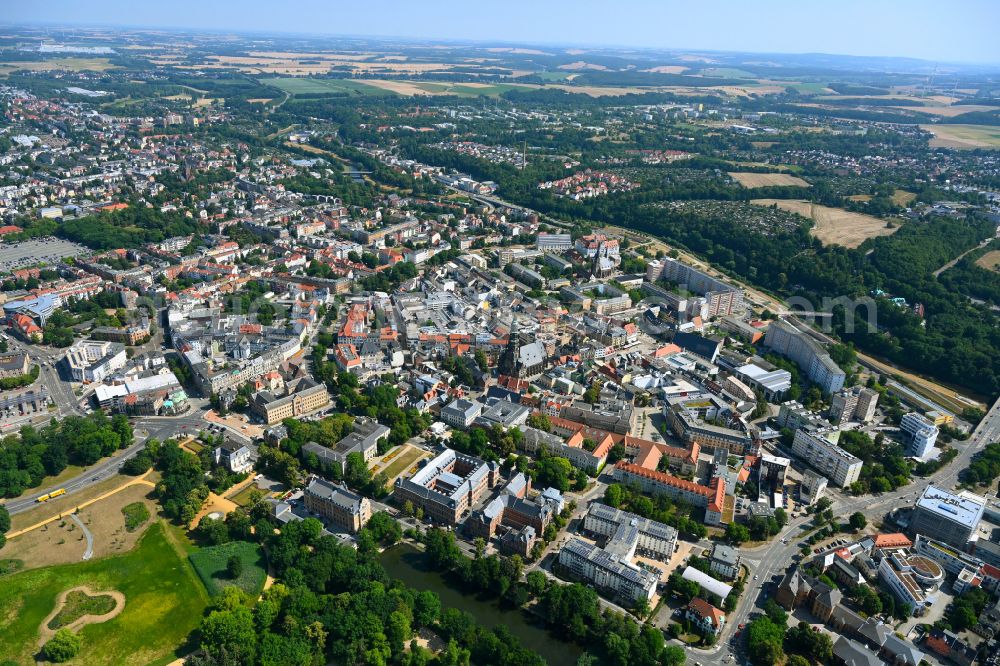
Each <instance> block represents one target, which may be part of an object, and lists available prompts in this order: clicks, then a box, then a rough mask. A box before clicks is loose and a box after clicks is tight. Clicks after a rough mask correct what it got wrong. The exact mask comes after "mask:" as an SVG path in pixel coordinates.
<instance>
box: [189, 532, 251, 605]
mask: <svg viewBox="0 0 1000 666" xmlns="http://www.w3.org/2000/svg"><path fill="white" fill-rule="evenodd" d="M231 555H236V556H237V557H239V558H240V559H241V560H243V573H242V574H241V575H240V577H239V578H238V579H236V580H232V579H231V578H229V573H228V572H227V571H226V564H227V562H228V561H229V557H230V556H231ZM190 558H191V564H192V565H193V566H194V570H195V571H197V572H198V577H199V578H201V582H203V583H204V584H205V587H206V588H207V589H208V591H209V593H210V594H211V595H212V596H215V595H217V594H219V593H221V592H222V590H223V588H225V587H228V586H229V585H237V586H239V587H240V588H242V589H243V590H244V591H246V592H247V593H249V594H250V595H251V596H253V597H256V596H257V595H259V594H260V593H261V590H263V589H264V580H265V579H266V578H267V564H266V563H265V561H264V551H263V550H261V547H260V546H258V545H257V544H255V543H250V542H248V541H232V542H230V543H224V544H222V545H221V546H210V547H208V548H199V549H198V550H197V551H195V552H194V553H191V555H190Z"/></svg>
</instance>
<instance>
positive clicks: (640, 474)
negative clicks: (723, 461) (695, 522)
mask: <svg viewBox="0 0 1000 666" xmlns="http://www.w3.org/2000/svg"><path fill="white" fill-rule="evenodd" d="M615 480H616V481H619V482H621V483H634V484H636V485H638V486H639V488H640V489H641V490H642V491H643V492H646V493H649V494H656V493H662V494H664V495H668V496H669V497H673V498H675V499H682V500H684V501H685V502H687V503H688V504H691V505H693V506H698V507H704V508H705V523H707V524H709V525H721V524H722V518H723V513H724V511H725V506H726V482H725V480H724V479H722V478H721V477H716V478H714V479H712V480H711V482H709V484H708V485H707V486H703V485H701V484H700V483H695V482H694V481H688V480H687V479H682V478H680V477H677V476H673V475H672V474H665V473H663V472H658V471H656V470H651V469H646V468H644V467H639V466H638V465H633V464H632V463H627V462H619V463H618V464H617V465H615Z"/></svg>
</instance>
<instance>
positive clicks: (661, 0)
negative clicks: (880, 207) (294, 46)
mask: <svg viewBox="0 0 1000 666" xmlns="http://www.w3.org/2000/svg"><path fill="white" fill-rule="evenodd" d="M0 5H2V6H3V12H2V13H0V21H2V22H3V23H8V24H17V23H21V24H23V23H49V24H62V25H65V24H80V25H120V26H148V27H161V28H170V27H176V28H197V29H204V30H222V31H241V32H242V31H263V32H275V31H276V32H296V33H311V34H331V35H366V36H379V37H409V38H421V39H430V40H434V39H440V40H459V41H465V40H468V41H482V42H499V41H503V42H523V43H531V44H564V45H579V46H587V45H607V46H632V47H652V48H663V49H706V50H717V51H749V52H762V53H832V54H841V55H868V56H905V57H912V58H922V59H925V60H933V61H938V62H970V63H990V64H1000V38H998V36H997V27H998V26H1000V2H998V1H997V0H836V1H831V0H755V1H750V0H686V1H683V2H682V1H677V0H503V1H502V2H497V1H495V0H461V1H455V0H363V1H361V2H359V1H357V0H170V1H169V2H164V1H163V0H84V1H82V2H81V0H34V1H28V0H0Z"/></svg>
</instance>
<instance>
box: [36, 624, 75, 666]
mask: <svg viewBox="0 0 1000 666" xmlns="http://www.w3.org/2000/svg"><path fill="white" fill-rule="evenodd" d="M80 644H81V641H80V637H79V636H77V635H76V634H74V633H73V632H72V631H70V630H69V629H65V628H63V629H60V630H59V631H57V632H56V633H55V636H53V637H52V638H50V639H49V642H48V643H46V644H45V647H43V648H42V654H43V655H44V656H45V658H46V659H48V660H49V661H54V662H56V663H57V664H61V663H62V662H64V661H69V660H70V659H72V658H73V657H75V656H76V655H77V654H78V653H79V652H80Z"/></svg>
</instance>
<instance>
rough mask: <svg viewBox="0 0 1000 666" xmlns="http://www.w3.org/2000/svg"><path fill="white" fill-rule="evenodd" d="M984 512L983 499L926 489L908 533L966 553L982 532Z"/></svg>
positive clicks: (964, 494) (967, 493) (984, 502)
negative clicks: (969, 545) (970, 543)
mask: <svg viewBox="0 0 1000 666" xmlns="http://www.w3.org/2000/svg"><path fill="white" fill-rule="evenodd" d="M985 510H986V498H984V497H981V496H979V495H975V494H973V493H970V492H968V491H962V492H961V493H959V494H957V495H955V494H953V493H950V492H948V491H947V490H943V489H941V488H938V487H937V486H927V487H926V488H924V492H923V494H922V495H921V496H920V499H918V500H917V503H916V506H914V508H913V515H912V516H911V518H910V525H909V531H910V533H911V534H914V535H916V534H922V535H924V536H925V537H928V538H930V539H935V540H937V541H943V542H945V543H947V544H951V545H952V546H954V547H955V548H958V549H959V550H965V548H966V545H967V544H968V543H969V540H970V539H971V537H972V536H973V535H974V534H975V533H976V530H977V529H979V521H980V520H982V518H983V512H984V511H985Z"/></svg>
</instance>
